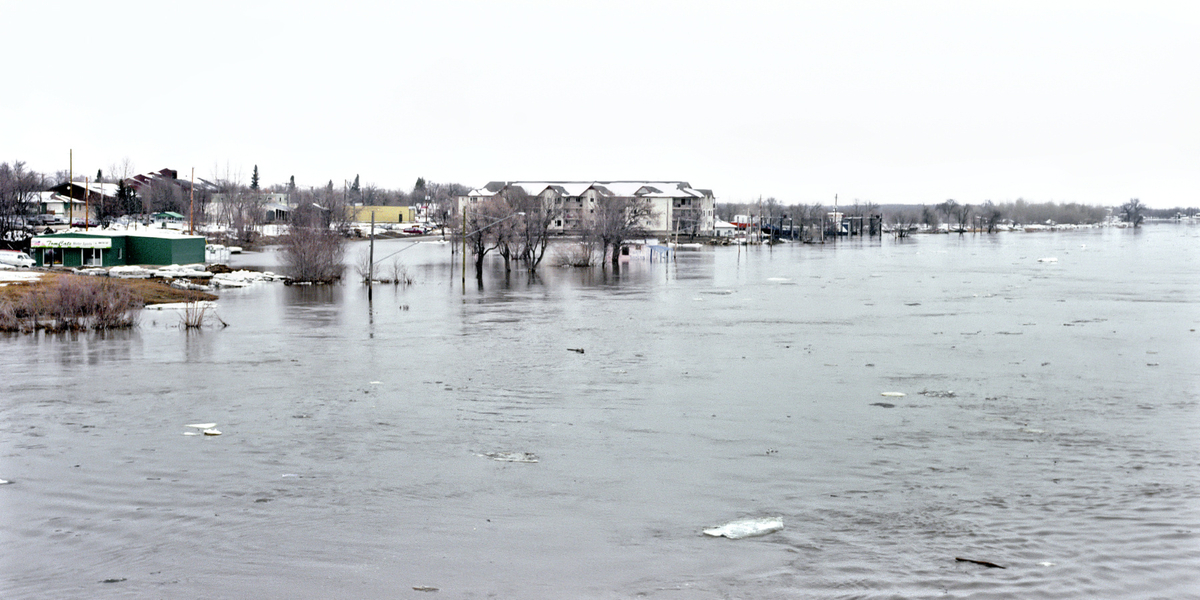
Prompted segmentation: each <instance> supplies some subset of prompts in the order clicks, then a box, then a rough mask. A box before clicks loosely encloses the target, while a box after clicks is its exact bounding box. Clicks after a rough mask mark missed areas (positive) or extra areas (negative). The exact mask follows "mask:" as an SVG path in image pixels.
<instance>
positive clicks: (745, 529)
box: [704, 517, 783, 540]
mask: <svg viewBox="0 0 1200 600" xmlns="http://www.w3.org/2000/svg"><path fill="white" fill-rule="evenodd" d="M782 529H783V519H781V518H779V517H764V518H761V519H744V520H741V521H732V522H729V523H726V524H724V525H722V526H720V527H713V528H712V529H705V530H704V534H705V535H711V536H713V537H727V538H729V539H731V540H740V539H742V538H748V537H758V536H760V535H767V534H768V533H775V532H776V531H781V530H782Z"/></svg>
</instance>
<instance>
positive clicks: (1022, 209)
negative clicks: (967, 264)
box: [717, 198, 1200, 227]
mask: <svg viewBox="0 0 1200 600" xmlns="http://www.w3.org/2000/svg"><path fill="white" fill-rule="evenodd" d="M1121 208H1122V207H1121V206H1112V207H1109V206H1095V205H1086V204H1079V203H1078V202H1068V203H1063V204H1059V203H1056V202H1029V201H1027V200H1024V199H1017V200H1016V201H1013V202H1000V203H995V202H991V201H988V202H984V203H982V204H960V203H958V202H956V201H954V200H947V201H945V202H940V203H937V204H916V205H914V204H876V203H874V202H862V201H858V200H853V201H850V202H847V203H839V204H838V206H837V210H838V212H840V213H843V215H845V216H864V217H865V216H870V215H880V216H881V217H882V218H883V220H884V222H888V223H913V224H915V223H922V224H926V225H929V226H934V227H936V226H937V225H940V224H942V223H950V224H956V225H958V224H961V225H970V224H972V223H974V222H976V220H978V221H982V222H984V223H985V225H986V224H987V223H992V224H995V223H1000V222H1011V223H1013V224H1017V225H1025V224H1033V223H1045V222H1047V221H1052V222H1054V223H1062V224H1076V225H1083V224H1087V223H1101V222H1103V221H1104V220H1105V219H1107V218H1108V217H1110V216H1115V217H1118V218H1120V217H1121V216H1122V210H1121ZM833 209H834V207H833V205H832V204H827V205H826V204H820V203H814V204H802V203H800V204H783V203H781V202H779V201H777V200H776V199H775V198H767V199H765V200H763V201H761V202H721V203H718V204H717V217H718V218H721V219H724V220H726V221H730V220H732V219H733V217H734V215H751V216H754V217H758V216H762V217H764V218H766V219H768V220H773V219H779V218H784V219H794V220H797V221H799V220H806V219H818V218H821V217H823V216H824V215H826V214H827V213H829V212H832V211H833ZM1140 210H1141V215H1142V216H1143V217H1147V218H1164V219H1165V218H1173V217H1175V216H1176V215H1184V216H1191V215H1194V214H1200V208H1195V207H1189V208H1181V207H1176V208H1158V209H1155V208H1144V207H1143V208H1141V209H1140Z"/></svg>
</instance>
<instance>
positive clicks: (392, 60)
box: [0, 0, 1200, 207]
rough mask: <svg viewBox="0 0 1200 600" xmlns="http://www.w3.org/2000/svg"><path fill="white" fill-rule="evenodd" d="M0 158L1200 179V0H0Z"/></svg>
mask: <svg viewBox="0 0 1200 600" xmlns="http://www.w3.org/2000/svg"><path fill="white" fill-rule="evenodd" d="M0 30H2V33H0V48H3V50H4V57H5V58H6V59H7V60H6V67H7V68H6V69H5V71H6V77H5V83H4V84H3V88H2V91H0V150H2V153H3V156H0V160H7V161H11V160H14V159H16V160H24V161H26V162H27V163H28V165H29V166H30V167H31V168H34V169H37V170H41V171H48V172H52V171H55V170H58V169H66V168H67V160H68V150H70V149H73V150H74V156H75V170H76V172H83V173H88V174H94V173H95V172H96V169H98V168H99V169H104V170H105V171H108V170H109V167H110V165H113V164H116V163H119V162H121V161H122V160H123V159H125V158H128V159H129V160H130V161H132V163H133V164H134V166H135V168H136V169H137V170H138V171H149V170H156V169H160V168H162V167H170V168H174V169H177V170H179V171H180V172H181V174H185V173H188V172H189V170H190V169H191V168H192V167H195V169H196V173H197V175H198V176H203V177H212V176H218V175H219V176H224V175H226V174H227V173H233V174H239V173H240V175H241V176H242V178H243V180H244V181H246V182H248V180H249V176H250V171H251V170H252V168H253V165H255V164H257V165H258V167H259V171H260V173H261V174H262V178H263V181H264V183H267V184H270V183H283V182H285V181H286V180H287V178H288V177H289V176H291V175H295V177H296V181H297V184H299V185H304V186H308V185H314V186H315V185H324V184H325V183H326V182H327V181H329V180H331V179H332V180H334V182H335V185H338V186H340V185H341V183H342V181H343V180H345V179H353V178H354V176H355V175H356V174H357V175H360V176H361V178H362V183H363V184H364V185H365V184H368V183H373V184H375V185H378V186H380V187H387V188H404V189H409V188H411V186H412V184H413V182H414V181H415V180H416V178H417V177H418V176H424V177H425V178H426V179H429V180H431V181H441V182H447V181H453V182H458V183H463V184H466V185H469V186H480V185H483V184H484V183H486V182H487V181H489V180H499V179H536V180H576V179H585V180H613V179H667V180H675V179H681V180H686V181H688V182H690V183H691V184H692V185H693V186H696V187H703V188H711V189H712V190H713V191H714V192H715V193H716V195H717V197H718V200H719V201H741V200H749V199H752V198H757V197H758V196H759V195H762V196H763V197H768V196H774V197H776V198H777V199H779V200H780V201H782V202H785V203H793V202H823V203H826V204H829V203H831V202H832V201H833V196H834V194H838V195H839V197H840V198H841V200H842V201H843V202H852V201H853V200H854V199H856V198H857V199H861V200H870V201H874V202H878V203H891V202H901V203H921V202H928V203H935V202H941V201H943V200H945V199H947V198H954V199H956V200H958V201H959V202H970V203H975V202H981V201H984V200H988V199H991V200H996V201H1007V200H1013V199H1016V198H1018V197H1023V198H1025V199H1028V200H1032V201H1045V200H1054V201H1058V202H1084V203H1089V204H1118V203H1121V202H1124V201H1126V200H1128V199H1129V198H1131V197H1139V198H1141V199H1142V200H1143V201H1144V202H1146V203H1148V204H1149V205H1151V206H1158V207H1168V206H1175V205H1193V206H1194V205H1200V3H1198V2H1194V1H1178V2H1152V1H1151V2H1147V1H1145V0H1140V1H1131V2H1103V1H1089V2H1045V1H1039V2H1021V1H1013V0H1006V1H1000V2H985V1H980V2H967V1H954V2H918V1H897V2H851V1H831V2H745V1H743V2H703V1H691V2H668V1H656V0H639V1H633V2H625V1H613V0H606V1H603V2H578V1H566V0H559V1H553V2H543V1H522V2H489V1H461V2H452V1H450V2H445V1H444V2H435V1H425V2H412V3H407V2H355V1H353V0H344V1H340V2H321V3H317V2H301V1H295V0H292V1H288V2H283V1H245V0H242V1H235V2H225V1H206V2H186V3H184V2H129V1H109V2H93V1H86V2H84V1H76V2H54V1H37V2H26V1H20V2H18V1H13V0H0Z"/></svg>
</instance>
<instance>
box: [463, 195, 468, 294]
mask: <svg viewBox="0 0 1200 600" xmlns="http://www.w3.org/2000/svg"><path fill="white" fill-rule="evenodd" d="M462 255H463V257H462V258H463V268H462V293H464V294H466V293H467V207H466V206H464V207H462Z"/></svg>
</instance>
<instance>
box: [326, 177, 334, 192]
mask: <svg viewBox="0 0 1200 600" xmlns="http://www.w3.org/2000/svg"><path fill="white" fill-rule="evenodd" d="M325 193H326V194H332V193H333V180H332V179H330V180H329V185H326V186H325Z"/></svg>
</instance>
